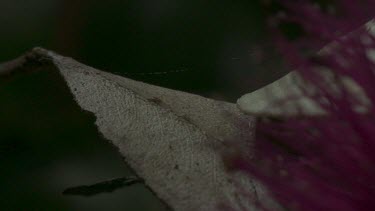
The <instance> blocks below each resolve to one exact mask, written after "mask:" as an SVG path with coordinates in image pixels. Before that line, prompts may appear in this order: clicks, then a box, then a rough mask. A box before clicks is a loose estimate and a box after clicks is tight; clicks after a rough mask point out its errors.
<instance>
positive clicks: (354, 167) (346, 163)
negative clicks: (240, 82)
mask: <svg viewBox="0 0 375 211" xmlns="http://www.w3.org/2000/svg"><path fill="white" fill-rule="evenodd" d="M278 2H279V3H280V4H281V5H282V6H283V7H284V11H283V12H282V13H279V15H277V17H273V18H272V19H271V21H270V24H271V25H272V27H273V28H272V30H274V32H275V33H278V35H276V37H275V40H276V42H275V43H276V44H277V46H278V49H279V50H280V52H281V53H282V55H284V57H285V61H286V63H287V64H289V65H290V66H291V67H292V68H294V69H296V71H297V72H296V73H297V75H298V76H299V77H300V78H301V81H300V82H302V83H301V84H297V85H298V86H299V88H300V90H301V92H302V93H303V94H304V97H308V98H309V99H311V100H312V101H313V102H315V103H316V104H317V105H318V106H319V107H320V108H321V109H322V110H323V111H324V115H321V116H309V115H306V114H305V113H304V114H303V113H300V114H299V115H296V116H288V117H281V118H267V117H263V118H260V119H259V121H258V123H257V130H256V131H257V132H256V133H257V134H256V149H255V151H253V149H252V148H251V149H249V150H252V153H253V156H251V158H249V156H246V155H243V154H241V156H237V157H235V158H234V160H233V162H232V163H231V165H232V166H231V167H234V169H236V170H240V171H244V172H246V173H248V174H249V175H250V176H252V177H255V178H257V180H258V181H260V182H261V183H262V184H263V185H264V186H266V187H267V189H268V191H269V194H271V195H272V196H273V198H274V199H275V200H276V201H277V202H279V203H280V204H281V205H282V206H283V207H285V208H286V209H287V210H304V211H305V210H311V211H318V210H341V211H349V210H373V209H374V208H375V201H374V200H373V197H374V196H375V108H374V104H375V72H374V71H375V64H374V60H373V59H374V58H373V56H372V54H373V51H374V49H375V36H374V35H375V34H373V33H372V32H371V29H370V28H369V25H371V24H372V23H371V22H369V23H368V24H367V25H366V26H365V27H360V28H358V26H361V25H363V24H364V23H366V21H369V20H370V19H372V18H373V14H374V11H375V10H374V9H375V1H371V0H368V1H366V0H364V1H362V0H341V1H340V0H337V1H331V5H328V6H327V5H325V6H319V5H318V4H313V2H312V1H303V0H300V1H278ZM285 23H287V24H293V25H295V26H297V27H300V28H301V29H302V32H303V36H301V38H294V39H290V38H287V37H285V36H282V33H281V30H280V26H281V27H282V25H283V24H285ZM328 43H330V44H329V45H328V46H327V47H325V48H324V49H323V50H322V51H320V52H319V53H318V55H316V54H315V55H312V54H311V52H313V51H315V50H316V49H317V48H320V47H321V46H323V45H326V44H328ZM353 87H357V88H356V90H357V91H353ZM285 102H288V99H286V100H285ZM285 102H279V103H281V104H282V103H285ZM258 205H259V207H260V208H263V209H267V208H266V206H265V205H264V204H258Z"/></svg>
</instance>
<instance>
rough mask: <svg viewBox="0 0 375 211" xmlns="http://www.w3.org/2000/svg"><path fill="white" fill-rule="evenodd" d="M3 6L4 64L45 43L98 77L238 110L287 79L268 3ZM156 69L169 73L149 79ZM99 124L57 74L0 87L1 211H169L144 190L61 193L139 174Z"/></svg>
mask: <svg viewBox="0 0 375 211" xmlns="http://www.w3.org/2000/svg"><path fill="white" fill-rule="evenodd" d="M0 9H1V12H0V28H1V32H0V46H1V50H0V62H2V61H6V60H10V59H13V58H15V57H17V56H19V55H20V54H22V53H23V52H25V51H27V50H29V49H31V48H32V47H35V46H42V47H45V48H47V49H51V50H54V51H56V52H58V53H60V54H63V55H65V56H70V57H73V58H75V59H76V60H78V61H80V62H82V63H84V64H87V65H90V66H93V67H95V68H98V69H101V70H105V71H109V72H113V73H116V74H119V75H123V76H126V77H130V78H133V79H136V80H141V81H145V82H148V83H153V84H156V85H160V86H165V87H169V88H173V89H178V90H183V91H188V92H193V93H197V94H200V95H203V96H206V97H212V98H215V99H221V100H227V101H231V102H235V100H236V99H237V98H238V97H240V96H241V95H242V94H244V93H247V92H250V91H253V90H255V89H256V88H259V87H261V86H262V85H264V84H266V83H268V82H270V81H272V80H274V79H276V78H278V77H280V76H282V74H283V73H284V72H285V71H283V70H282V68H280V66H281V65H280V63H279V62H278V59H277V58H278V57H277V55H276V54H275V52H274V50H273V48H272V47H271V46H272V44H271V43H270V39H269V38H268V37H269V35H268V34H267V30H266V27H265V16H266V14H268V10H267V9H265V7H263V6H262V5H261V3H260V1H249V0H227V1H220V2H218V1H211V0H206V1H202V0H174V1H171V0H129V1H124V0H122V1H120V0H106V1H88V0H81V1H76V0H32V1H27V0H1V1H0ZM178 70H184V71H183V72H174V71H178ZM155 72H169V73H166V74H161V75H155V74H147V73H155ZM145 73H146V74H145ZM94 121H95V119H94V117H93V116H91V115H90V114H89V113H86V112H82V111H81V110H80V108H79V107H78V106H77V105H76V104H75V103H74V102H73V99H72V96H71V95H70V93H69V92H68V91H67V90H66V88H65V85H64V84H63V82H62V81H60V79H59V77H58V76H57V74H55V73H48V72H40V73H32V74H25V75H19V76H17V77H16V78H14V79H12V80H9V79H7V80H1V81H0V209H2V210H163V206H162V204H161V203H160V202H159V201H158V200H157V199H156V198H155V197H154V196H153V195H152V194H151V193H150V192H149V191H148V190H147V189H146V188H145V187H143V186H142V185H134V186H131V187H127V188H123V189H121V190H117V191H115V192H113V193H111V194H106V193H104V194H99V195H96V196H93V197H80V196H63V195H62V194H61V192H62V191H63V190H64V189H65V188H68V187H72V186H77V185H86V184H93V183H96V182H100V181H103V180H108V179H111V178H116V177H122V176H126V175H131V171H130V170H129V169H128V168H127V167H126V166H125V165H124V162H123V159H122V158H121V156H120V155H119V153H117V150H116V149H115V148H114V147H113V146H111V144H110V143H109V142H108V141H106V140H104V139H103V138H102V137H101V135H100V134H98V132H97V130H96V128H95V126H94V124H93V122H94Z"/></svg>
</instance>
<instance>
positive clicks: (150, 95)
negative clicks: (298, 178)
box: [0, 48, 267, 210]
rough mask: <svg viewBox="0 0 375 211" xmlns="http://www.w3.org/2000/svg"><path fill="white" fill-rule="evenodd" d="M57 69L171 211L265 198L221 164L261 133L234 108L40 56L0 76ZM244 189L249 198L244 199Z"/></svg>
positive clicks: (6, 67)
mask: <svg viewBox="0 0 375 211" xmlns="http://www.w3.org/2000/svg"><path fill="white" fill-rule="evenodd" d="M51 68H52V69H57V70H58V71H59V72H60V73H61V75H62V76H63V78H64V80H65V81H66V83H67V85H68V87H69V88H70V90H71V92H72V93H73V95H74V97H75V100H76V102H77V103H78V104H79V105H80V106H81V108H82V109H84V110H87V111H90V112H92V113H93V114H94V115H95V116H96V125H97V126H98V129H99V131H100V132H101V133H102V134H103V136H104V137H105V138H106V139H108V140H110V141H111V142H112V143H113V144H114V145H115V146H117V147H118V149H119V151H120V153H121V154H122V155H123V156H124V157H125V161H126V162H127V163H128V164H129V165H130V166H131V167H132V168H133V169H134V170H135V171H136V173H137V174H138V176H139V177H140V178H142V179H144V181H145V184H146V185H147V186H148V187H149V188H150V189H151V190H152V191H153V192H155V193H156V195H157V196H158V197H159V198H160V199H162V200H163V201H164V202H165V203H166V204H167V205H169V206H170V207H171V208H173V209H175V210H213V209H216V208H218V205H223V204H224V205H226V206H231V207H233V208H239V207H240V206H244V207H246V208H248V210H253V209H254V207H253V205H251V204H249V203H250V201H251V200H250V199H249V197H251V198H252V199H253V202H255V201H256V200H258V199H257V195H256V192H257V191H258V192H263V191H262V190H256V188H255V187H256V186H255V185H254V184H253V183H254V182H253V181H251V180H249V179H248V177H247V176H244V175H241V174H239V173H236V175H234V174H232V173H228V171H226V169H225V167H224V163H223V161H222V159H221V153H222V151H223V148H225V143H226V142H225V141H228V140H236V141H243V142H245V140H246V141H247V142H249V139H250V140H251V139H252V135H253V134H252V133H253V132H254V129H252V128H254V118H252V117H249V116H247V115H245V114H243V113H242V112H241V111H240V110H239V109H238V108H237V106H236V105H235V104H231V103H227V102H220V101H215V100H211V99H207V98H203V97H200V96H197V95H193V94H188V93H184V92H180V91H175V90H170V89H166V88H162V87H157V86H153V85H149V84H145V83H142V82H137V81H134V80H130V79H127V78H124V77H120V76H117V75H113V74H110V73H107V72H103V71H99V70H96V69H94V68H91V67H88V66H86V65H83V64H80V63H79V62H77V61H75V60H73V59H70V58H66V57H62V56H60V55H57V54H55V53H53V52H50V51H47V50H44V49H41V48H35V49H34V50H32V51H31V52H29V53H27V54H25V55H24V56H22V57H20V58H18V59H16V60H14V61H11V62H8V63H5V64H3V65H1V66H0V76H7V75H11V74H13V73H15V72H17V71H18V72H22V71H32V70H41V69H51ZM234 181H235V183H234ZM235 184H236V185H235ZM238 186H241V187H242V188H243V189H245V190H246V191H247V192H248V195H246V196H245V195H244V194H238V189H237V187H238ZM257 188H258V189H259V187H258V186H257ZM266 198H267V197H265V198H264V197H263V198H262V200H263V199H264V200H267V199H266Z"/></svg>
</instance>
